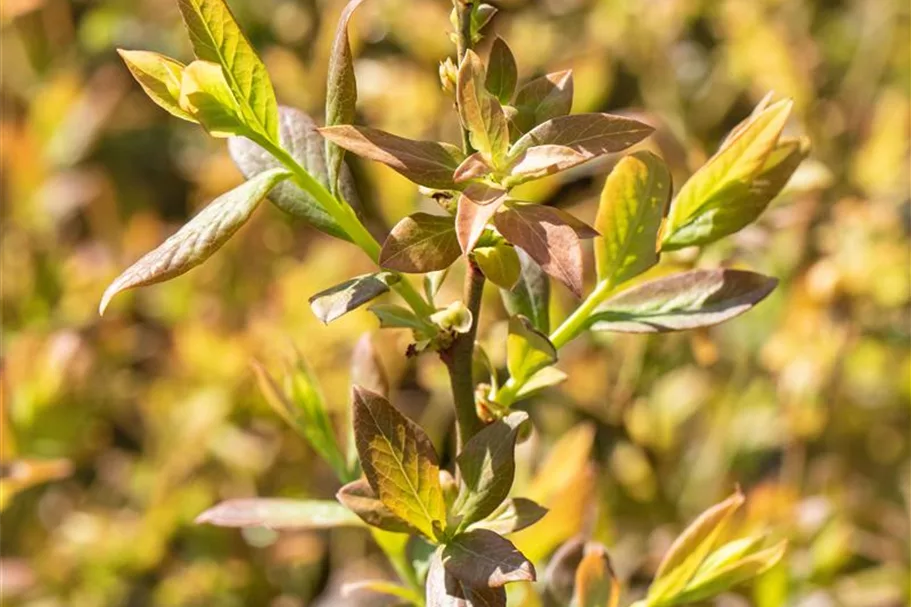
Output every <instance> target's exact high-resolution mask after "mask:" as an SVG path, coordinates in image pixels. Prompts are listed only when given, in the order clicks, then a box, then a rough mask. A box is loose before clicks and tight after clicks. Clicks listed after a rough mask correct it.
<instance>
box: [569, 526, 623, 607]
mask: <svg viewBox="0 0 911 607" xmlns="http://www.w3.org/2000/svg"><path fill="white" fill-rule="evenodd" d="M619 600H620V582H619V580H617V576H616V575H615V574H614V570H613V568H612V567H611V564H610V559H609V558H608V556H607V549H606V548H605V547H604V546H602V545H601V544H598V543H596V542H589V543H588V544H587V545H586V546H585V554H584V556H583V557H582V560H581V561H580V563H579V566H578V567H577V568H576V576H575V590H574V592H573V602H572V605H573V607H616V605H617V602H618V601H619Z"/></svg>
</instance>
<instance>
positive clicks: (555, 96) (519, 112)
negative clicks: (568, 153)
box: [513, 70, 573, 133]
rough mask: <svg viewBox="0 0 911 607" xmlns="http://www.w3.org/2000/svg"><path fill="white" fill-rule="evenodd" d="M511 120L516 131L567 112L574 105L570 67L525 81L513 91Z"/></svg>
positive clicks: (523, 131)
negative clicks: (513, 114) (513, 112)
mask: <svg viewBox="0 0 911 607" xmlns="http://www.w3.org/2000/svg"><path fill="white" fill-rule="evenodd" d="M513 105H514V106H515V108H516V115H515V116H514V117H513V122H514V123H515V125H516V127H517V128H518V130H519V132H522V133H525V132H527V131H529V130H530V129H532V128H533V127H534V126H536V125H538V124H541V123H542V122H546V121H547V120H550V119H551V118H556V117H557V116H565V115H566V114H569V112H570V110H571V109H572V106H573V73H572V70H565V71H562V72H554V73H552V74H547V75H546V76H541V77H540V78H535V79H534V80H531V81H529V82H527V83H526V84H524V85H523V86H522V87H520V88H519V91H518V92H517V93H516V99H515V102H514V103H513Z"/></svg>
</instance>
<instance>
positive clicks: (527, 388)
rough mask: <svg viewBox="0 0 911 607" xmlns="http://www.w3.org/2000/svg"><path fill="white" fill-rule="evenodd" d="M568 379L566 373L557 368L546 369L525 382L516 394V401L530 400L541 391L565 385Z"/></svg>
mask: <svg viewBox="0 0 911 607" xmlns="http://www.w3.org/2000/svg"><path fill="white" fill-rule="evenodd" d="M566 377H567V375H566V373H564V372H563V371H561V370H559V369H557V368H556V367H544V368H543V369H541V370H540V371H538V372H537V373H535V374H534V375H532V376H531V377H529V378H528V379H526V380H525V383H523V384H522V387H520V388H519V391H518V392H516V400H523V399H526V398H529V397H531V396H533V395H535V394H536V393H538V392H540V391H541V390H544V389H546V388H551V387H553V386H556V385H557V384H560V383H563V382H564V381H566Z"/></svg>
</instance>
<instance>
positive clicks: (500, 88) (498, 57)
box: [484, 36, 519, 103]
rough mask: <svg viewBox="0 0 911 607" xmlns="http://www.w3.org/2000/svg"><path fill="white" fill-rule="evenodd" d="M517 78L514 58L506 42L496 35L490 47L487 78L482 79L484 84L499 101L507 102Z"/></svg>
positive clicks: (513, 90) (513, 91)
mask: <svg viewBox="0 0 911 607" xmlns="http://www.w3.org/2000/svg"><path fill="white" fill-rule="evenodd" d="M518 78H519V74H518V68H517V67H516V58H515V57H514V56H513V54H512V51H511V50H509V46H508V45H507V44H506V42H505V41H504V40H503V39H502V38H500V37H499V36H498V37H497V38H495V39H494V41H493V45H492V46H491V47H490V58H489V59H488V60H487V79H486V80H485V81H484V86H485V87H486V88H487V90H488V91H489V92H490V94H492V95H493V96H494V97H496V98H497V99H498V100H499V101H500V103H509V102H510V101H511V100H512V95H513V93H515V91H516V83H517V82H518Z"/></svg>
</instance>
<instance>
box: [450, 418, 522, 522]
mask: <svg viewBox="0 0 911 607" xmlns="http://www.w3.org/2000/svg"><path fill="white" fill-rule="evenodd" d="M527 420H528V414H527V413H525V412H523V411H516V412H514V413H510V414H509V415H507V416H506V417H503V418H501V419H498V420H497V421H495V422H493V423H491V424H488V425H487V426H486V427H484V429H482V430H481V431H480V432H478V433H477V434H475V435H474V436H472V437H471V439H469V440H468V442H467V443H465V446H464V448H463V449H462V451H461V453H459V456H458V458H457V459H456V463H457V464H458V466H459V471H460V472H461V474H462V486H461V491H460V492H459V497H458V498H457V499H456V502H455V506H454V509H455V512H457V513H458V514H459V515H460V516H461V517H462V522H461V524H460V527H461V528H463V529H464V528H465V527H467V526H468V525H470V524H471V523H474V522H476V521H479V520H481V519H483V518H485V517H486V516H487V515H488V514H490V513H491V512H493V511H494V510H495V509H496V508H497V506H499V505H500V504H501V503H502V502H503V500H505V499H506V496H507V495H509V490H510V489H511V488H512V482H513V478H514V477H515V472H516V462H515V454H514V451H515V446H516V438H517V437H518V432H519V426H521V425H522V424H523V423H524V422H526V421H527Z"/></svg>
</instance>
